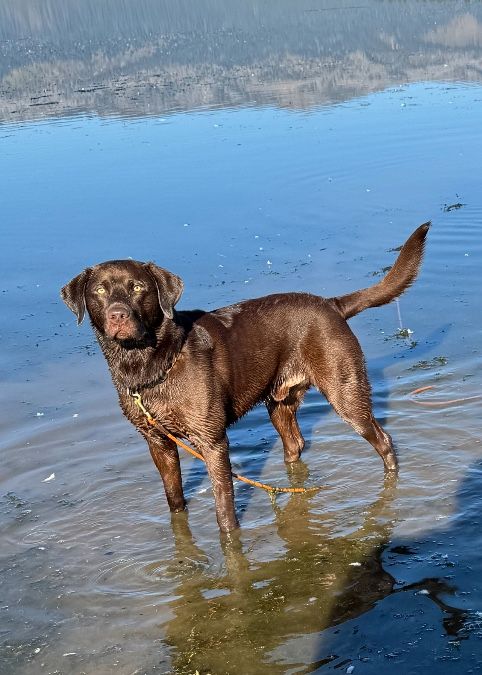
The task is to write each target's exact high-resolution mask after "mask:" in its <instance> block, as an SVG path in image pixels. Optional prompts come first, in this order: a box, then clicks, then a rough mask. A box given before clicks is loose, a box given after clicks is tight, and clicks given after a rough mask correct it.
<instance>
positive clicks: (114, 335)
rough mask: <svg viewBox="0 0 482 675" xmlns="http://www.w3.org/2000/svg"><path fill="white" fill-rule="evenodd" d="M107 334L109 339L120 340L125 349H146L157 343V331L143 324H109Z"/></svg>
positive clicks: (106, 329)
mask: <svg viewBox="0 0 482 675" xmlns="http://www.w3.org/2000/svg"><path fill="white" fill-rule="evenodd" d="M105 335H106V337H107V338H108V339H109V340H113V341H115V342H118V343H119V344H120V345H121V346H122V347H124V349H145V348H146V347H154V346H155V344H156V336H155V333H153V332H152V331H148V330H147V329H146V328H144V327H143V326H135V325H122V326H115V325H107V326H106V328H105Z"/></svg>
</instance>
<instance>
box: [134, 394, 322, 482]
mask: <svg viewBox="0 0 482 675" xmlns="http://www.w3.org/2000/svg"><path fill="white" fill-rule="evenodd" d="M130 395H131V396H132V398H133V399H134V403H135V404H136V406H137V407H138V408H139V410H141V411H142V413H143V414H144V416H145V417H146V419H147V422H148V423H149V424H150V425H151V426H152V427H157V428H158V429H159V430H160V431H161V432H162V433H163V434H164V435H165V436H167V438H169V439H170V440H171V441H174V443H175V444H176V445H178V446H179V447H180V448H182V449H183V450H186V452H189V453H190V454H191V455H193V456H194V457H197V458H198V459H200V460H201V461H203V462H205V461H206V460H205V459H204V457H203V456H202V455H200V454H199V452H196V451H195V450H193V449H192V448H190V447H189V445H186V443H183V441H181V440H180V439H179V438H176V437H175V436H173V435H172V434H171V433H169V431H167V429H165V428H164V427H163V426H162V425H161V424H159V422H156V420H155V419H154V417H153V416H152V415H151V413H150V412H149V411H148V410H147V409H146V408H145V406H144V404H143V403H142V398H141V395H140V394H139V392H137V391H136V392H130ZM231 475H232V476H233V478H236V480H239V481H241V482H242V483H247V484H248V485H254V487H259V488H263V490H267V491H268V492H269V493H270V494H273V493H278V492H290V493H306V492H317V491H318V490H322V489H323V487H326V486H323V487H321V486H320V487H311V488H302V487H299V488H295V487H274V486H273V485H267V484H266V483H260V482H259V481H257V480H252V479H251V478H246V477H245V476H241V475H240V474H239V473H234V472H231Z"/></svg>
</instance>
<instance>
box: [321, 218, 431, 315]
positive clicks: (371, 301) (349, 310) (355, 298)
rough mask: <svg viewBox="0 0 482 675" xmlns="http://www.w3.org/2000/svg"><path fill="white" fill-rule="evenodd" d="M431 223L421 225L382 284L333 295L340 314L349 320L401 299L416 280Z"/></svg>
mask: <svg viewBox="0 0 482 675" xmlns="http://www.w3.org/2000/svg"><path fill="white" fill-rule="evenodd" d="M429 228H430V222H428V223H424V224H423V225H420V227H418V228H417V229H416V230H415V232H413V234H411V235H410V237H409V238H408V239H407V241H406V242H405V243H404V245H403V246H402V248H401V250H400V253H399V255H398V258H397V259H396V261H395V264H394V265H393V267H392V268H391V270H390V271H389V272H388V274H387V275H386V276H384V277H383V279H382V280H381V281H379V282H378V284H375V285H374V286H370V287H369V288H362V289H361V290H359V291H354V292H353V293H348V295H341V296H340V297H337V298H330V300H331V302H332V303H333V304H334V305H335V307H336V308H337V309H338V311H339V312H340V314H341V315H342V316H343V317H344V318H345V319H349V318H350V317H352V316H355V314H359V313H360V312H362V311H363V310H364V309H368V307H380V305H385V304H386V303H387V302H391V301H392V300H395V298H398V296H399V295H401V294H402V293H403V292H404V291H406V290H407V288H409V286H411V285H412V284H413V282H414V281H415V279H416V277H417V274H418V270H419V269H420V264H421V262H422V258H423V252H424V248H425V237H426V236H427V232H428V231H429Z"/></svg>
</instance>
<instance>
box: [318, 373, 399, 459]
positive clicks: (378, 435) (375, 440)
mask: <svg viewBox="0 0 482 675" xmlns="http://www.w3.org/2000/svg"><path fill="white" fill-rule="evenodd" d="M320 390H321V391H322V393H324V394H325V396H326V398H327V399H328V401H329V403H331V405H332V406H333V408H334V409H335V410H336V412H337V413H338V414H339V415H340V417H341V418H342V419H344V420H345V422H348V424H349V425H350V426H351V427H352V428H353V429H354V430H355V431H356V432H357V433H359V434H360V436H363V438H365V439H366V440H367V441H368V442H369V443H370V444H371V445H372V446H373V447H374V448H375V450H376V451H377V452H378V454H379V455H380V457H381V458H382V459H383V463H384V465H385V469H386V471H396V470H397V466H398V463H397V457H396V455H395V451H394V449H393V444H392V439H391V438H390V436H389V434H387V432H386V431H384V430H383V429H382V427H381V426H380V424H378V422H377V421H376V419H375V418H374V416H373V412H372V406H371V400H370V386H369V384H368V380H367V378H366V374H364V377H360V373H357V378H356V379H355V380H349V379H348V380H347V381H345V382H343V383H342V384H340V382H338V383H337V386H336V387H333V388H331V387H329V386H328V387H327V386H326V384H325V386H324V387H323V388H321V387H320Z"/></svg>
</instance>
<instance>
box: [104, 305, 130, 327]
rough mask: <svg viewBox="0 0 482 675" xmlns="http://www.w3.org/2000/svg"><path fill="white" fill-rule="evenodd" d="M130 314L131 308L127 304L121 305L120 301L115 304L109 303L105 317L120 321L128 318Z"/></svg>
mask: <svg viewBox="0 0 482 675" xmlns="http://www.w3.org/2000/svg"><path fill="white" fill-rule="evenodd" d="M130 315H131V310H130V309H129V307H127V305H121V304H120V303H116V304H115V305H111V306H110V307H109V309H108V310H107V317H108V319H109V320H110V321H114V322H116V323H120V322H121V321H125V320H126V319H128V318H129V317H130Z"/></svg>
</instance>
